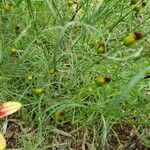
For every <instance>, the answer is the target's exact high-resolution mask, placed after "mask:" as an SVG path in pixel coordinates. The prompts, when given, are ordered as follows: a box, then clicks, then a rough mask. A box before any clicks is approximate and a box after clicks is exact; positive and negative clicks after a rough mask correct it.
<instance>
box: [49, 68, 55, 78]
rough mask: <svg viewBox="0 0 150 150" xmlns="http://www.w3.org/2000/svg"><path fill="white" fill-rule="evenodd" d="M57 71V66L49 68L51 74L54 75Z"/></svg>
mask: <svg viewBox="0 0 150 150" xmlns="http://www.w3.org/2000/svg"><path fill="white" fill-rule="evenodd" d="M56 73H57V70H56V69H55V68H51V69H50V70H49V74H50V75H52V76H54V75H56Z"/></svg>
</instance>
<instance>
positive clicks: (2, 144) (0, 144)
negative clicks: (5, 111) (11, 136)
mask: <svg viewBox="0 0 150 150" xmlns="http://www.w3.org/2000/svg"><path fill="white" fill-rule="evenodd" d="M5 148H6V141H5V138H4V136H3V134H2V133H0V150H4V149H5Z"/></svg>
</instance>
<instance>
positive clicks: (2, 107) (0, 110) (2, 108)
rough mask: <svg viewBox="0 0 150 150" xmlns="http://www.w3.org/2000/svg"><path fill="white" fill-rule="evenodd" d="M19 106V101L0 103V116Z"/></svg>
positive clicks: (10, 112) (15, 109)
mask: <svg viewBox="0 0 150 150" xmlns="http://www.w3.org/2000/svg"><path fill="white" fill-rule="evenodd" d="M21 106H22V104H21V103H19V102H12V101H10V102H6V103H3V104H0V118H3V117H6V116H8V115H10V114H13V113H15V112H16V111H18V110H19V109H20V108H21Z"/></svg>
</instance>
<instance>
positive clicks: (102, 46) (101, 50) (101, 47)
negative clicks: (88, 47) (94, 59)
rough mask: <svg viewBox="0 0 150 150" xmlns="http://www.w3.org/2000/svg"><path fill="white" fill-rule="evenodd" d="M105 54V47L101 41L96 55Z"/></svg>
mask: <svg viewBox="0 0 150 150" xmlns="http://www.w3.org/2000/svg"><path fill="white" fill-rule="evenodd" d="M105 52H106V45H105V43H104V42H103V41H100V42H99V47H98V49H97V53H105Z"/></svg>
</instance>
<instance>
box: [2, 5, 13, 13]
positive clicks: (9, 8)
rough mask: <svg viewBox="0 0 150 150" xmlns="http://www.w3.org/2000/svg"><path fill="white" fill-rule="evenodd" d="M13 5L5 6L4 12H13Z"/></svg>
mask: <svg viewBox="0 0 150 150" xmlns="http://www.w3.org/2000/svg"><path fill="white" fill-rule="evenodd" d="M12 6H13V5H12V3H6V4H5V5H4V10H5V12H9V11H11V10H12Z"/></svg>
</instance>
